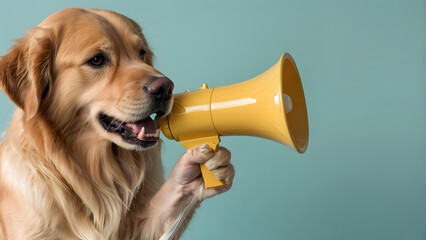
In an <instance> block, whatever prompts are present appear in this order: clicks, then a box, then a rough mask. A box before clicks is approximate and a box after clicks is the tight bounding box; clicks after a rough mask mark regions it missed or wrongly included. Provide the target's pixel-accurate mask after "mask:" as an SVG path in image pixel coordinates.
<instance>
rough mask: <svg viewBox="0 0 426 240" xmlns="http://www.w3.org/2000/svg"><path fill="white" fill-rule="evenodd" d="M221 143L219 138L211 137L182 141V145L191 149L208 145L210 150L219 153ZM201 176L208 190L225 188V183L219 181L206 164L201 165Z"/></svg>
mask: <svg viewBox="0 0 426 240" xmlns="http://www.w3.org/2000/svg"><path fill="white" fill-rule="evenodd" d="M219 142H220V138H219V136H209V137H202V138H195V139H188V140H181V142H180V143H181V144H182V145H183V146H184V147H185V148H186V149H190V148H193V147H196V146H199V145H202V144H207V145H209V146H210V148H211V149H212V150H213V151H214V152H217V151H218V149H219V148H218V144H219ZM200 169H201V174H202V175H203V180H204V185H205V187H206V188H215V187H220V186H224V185H225V182H224V181H221V180H218V179H217V178H216V176H215V175H214V174H213V172H212V171H210V169H208V168H207V167H206V166H205V165H204V164H200Z"/></svg>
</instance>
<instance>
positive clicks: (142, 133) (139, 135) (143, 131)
mask: <svg viewBox="0 0 426 240" xmlns="http://www.w3.org/2000/svg"><path fill="white" fill-rule="evenodd" d="M144 136H145V127H142V129H141V131H140V133H139V134H138V139H139V140H142V139H143V137H144Z"/></svg>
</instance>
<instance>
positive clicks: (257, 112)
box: [160, 53, 309, 188]
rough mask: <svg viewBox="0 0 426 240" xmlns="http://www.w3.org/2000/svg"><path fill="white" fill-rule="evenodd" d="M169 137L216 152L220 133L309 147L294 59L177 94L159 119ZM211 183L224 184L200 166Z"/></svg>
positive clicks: (302, 148) (286, 57)
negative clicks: (231, 80) (218, 84)
mask: <svg viewBox="0 0 426 240" xmlns="http://www.w3.org/2000/svg"><path fill="white" fill-rule="evenodd" d="M160 123H161V130H162V132H163V134H164V135H165V136H166V137H167V138H168V139H174V140H176V141H180V142H181V144H182V145H183V146H184V147H185V148H186V149H190V148H192V147H195V146H198V145H201V144H208V145H209V146H210V147H211V148H212V149H213V150H214V151H215V150H216V149H217V146H218V144H219V142H220V136H230V135H245V136H256V137H262V138H267V139H271V140H274V141H276V142H279V143H282V144H284V145H286V146H288V147H290V148H292V149H294V150H296V151H297V152H299V153H304V152H305V151H306V148H307V146H308V136H309V128H308V116H307V110H306V103H305V96H304V93H303V87H302V82H301V80H300V76H299V72H298V70H297V67H296V64H295V63H294V60H293V58H292V57H291V56H290V54H288V53H284V54H283V55H282V56H281V58H280V60H279V61H278V62H277V63H276V64H275V65H273V66H272V67H271V68H269V69H268V70H267V71H265V72H264V73H262V74H260V75H258V76H256V77H254V78H252V79H250V80H247V81H244V82H240V83H236V84H232V85H227V86H221V87H214V88H209V87H208V86H207V84H203V86H202V87H201V88H200V89H199V90H195V91H186V92H183V93H179V94H175V95H174V103H173V107H172V110H171V113H170V114H169V115H167V116H166V117H163V118H161V119H160ZM200 167H201V172H202V175H203V179H204V183H205V187H206V188H212V187H218V186H222V185H223V184H224V183H223V182H222V181H219V180H217V179H216V177H215V176H214V175H213V173H212V172H211V171H210V170H209V169H207V167H205V166H204V165H203V164H201V165H200Z"/></svg>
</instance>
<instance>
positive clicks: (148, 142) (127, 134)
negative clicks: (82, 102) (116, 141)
mask: <svg viewBox="0 0 426 240" xmlns="http://www.w3.org/2000/svg"><path fill="white" fill-rule="evenodd" d="M163 115H164V113H163V112H156V113H153V114H151V115H149V116H148V117H146V118H143V119H141V120H138V121H136V122H124V121H120V120H118V119H117V118H115V117H111V116H108V115H106V114H105V113H100V114H99V115H98V120H99V123H100V124H101V126H102V127H103V128H104V129H105V130H106V131H107V132H110V133H115V134H118V135H121V137H122V139H123V140H124V141H125V142H127V143H129V144H132V145H137V146H141V147H144V148H147V147H151V146H153V145H155V144H156V143H157V142H158V140H159V139H160V124H159V119H160V117H161V116H163Z"/></svg>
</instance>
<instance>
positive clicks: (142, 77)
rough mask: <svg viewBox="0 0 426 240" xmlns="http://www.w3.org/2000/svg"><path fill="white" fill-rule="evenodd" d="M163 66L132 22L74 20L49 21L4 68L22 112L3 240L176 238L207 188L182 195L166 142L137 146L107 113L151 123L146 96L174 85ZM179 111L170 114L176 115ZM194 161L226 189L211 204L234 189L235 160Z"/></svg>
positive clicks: (112, 17) (7, 161) (11, 150)
mask: <svg viewBox="0 0 426 240" xmlns="http://www.w3.org/2000/svg"><path fill="white" fill-rule="evenodd" d="M141 50H142V51H143V53H144V54H142V55H141ZM98 52H102V53H105V54H106V55H108V58H106V59H104V60H105V61H108V62H107V63H105V64H106V65H105V66H103V67H101V68H94V67H93V66H90V65H89V64H88V59H91V58H92V57H93V56H94V55H96V54H97V53H98ZM141 58H142V59H141ZM152 58H153V54H152V52H151V50H150V49H149V47H148V44H147V42H146V40H145V38H144V36H143V34H142V31H141V28H140V27H139V25H138V24H137V23H136V22H134V21H133V20H131V19H129V18H127V17H125V16H123V15H120V14H118V13H115V12H112V11H106V10H96V9H90V10H86V9H78V8H73V9H65V10H62V11H60V12H57V13H55V14H53V15H51V16H49V17H48V18H47V19H46V20H44V21H43V22H42V23H41V24H39V25H38V26H36V27H35V28H33V29H31V30H29V31H28V33H27V34H26V35H25V36H24V37H23V38H22V39H19V40H17V42H16V44H15V45H14V46H13V47H12V48H11V50H10V51H9V53H8V54H6V55H5V56H3V57H2V58H1V59H0V86H1V88H2V89H3V91H4V92H5V93H6V94H7V95H8V96H9V98H10V99H11V100H12V101H13V102H14V103H15V104H16V105H17V107H18V108H17V109H16V111H15V113H14V116H13V119H12V120H11V122H10V125H9V127H8V129H7V131H6V133H5V135H4V139H3V140H2V142H1V143H0V239H1V240H5V239H8V240H9V239H13V240H18V239H158V238H159V237H160V236H161V235H162V234H163V233H164V232H165V231H166V230H167V229H168V228H169V227H170V225H171V223H172V222H173V221H174V219H175V218H176V217H177V215H178V214H179V212H180V211H182V209H183V208H184V207H185V205H186V204H187V203H188V202H189V200H190V198H191V196H192V195H193V194H194V192H195V191H196V189H197V188H198V186H199V185H200V184H202V181H201V179H200V178H199V176H197V178H196V179H195V178H194V179H195V180H194V181H192V182H191V184H187V185H185V186H184V187H182V188H181V189H177V190H176V188H175V187H173V183H171V185H167V183H168V181H166V183H165V180H164V178H163V167H162V164H161V156H160V148H161V141H158V142H157V143H156V144H155V145H149V146H145V145H143V144H142V145H137V144H136V145H135V144H130V143H128V142H126V141H123V139H122V138H121V136H120V135H118V134H114V133H111V132H108V131H105V129H103V128H102V126H101V125H100V124H99V120H98V117H99V114H101V113H106V114H108V115H109V116H114V117H115V118H117V119H120V120H121V121H122V122H133V121H138V120H140V119H141V118H143V117H146V116H149V115H150V114H151V112H150V111H153V107H152V105H153V103H152V101H151V100H150V99H149V96H148V94H146V92H144V91H143V86H145V85H146V84H147V83H149V81H150V79H151V78H152V77H164V75H163V74H161V73H160V72H159V71H157V70H156V69H155V68H154V67H153V66H152ZM171 105H172V99H170V100H169V101H167V102H165V103H163V105H161V106H159V107H160V108H161V109H162V111H163V113H165V114H167V113H168V112H169V111H170V108H171ZM186 154H187V155H184V156H183V157H181V159H180V160H179V161H180V162H181V163H179V164H181V165H180V166H175V168H180V167H181V166H183V165H184V164H185V161H187V162H188V161H189V160H188V159H190V158H191V156H192V157H194V159H202V160H200V162H202V161H204V162H205V161H208V162H207V163H208V164H206V165H207V166H208V167H209V168H211V169H212V170H216V171H214V173H215V174H217V176H218V178H220V179H224V180H226V182H227V185H226V186H225V187H223V188H221V189H218V190H214V191H210V192H209V191H205V192H204V193H203V196H202V197H201V198H200V199H199V200H200V201H202V200H203V199H205V198H207V197H211V196H213V195H216V194H218V193H221V192H224V191H226V190H228V189H229V188H230V186H231V183H232V178H233V168H232V165H231V164H229V159H230V155H229V152H228V151H227V150H226V149H221V151H219V153H218V154H213V153H211V151H210V150H209V149H208V148H206V147H205V146H203V147H201V148H198V149H197V148H194V149H192V150H190V151H188V153H186ZM182 159H183V160H182ZM185 159H186V160H185ZM197 161H198V160H197ZM182 164H183V165H182ZM177 165H178V164H177ZM197 174H198V173H197ZM171 175H179V169H178V170H177V171H176V172H175V173H172V174H171ZM178 178H179V176H178V177H177V178H176V179H178ZM188 186H190V187H188ZM177 191H178V192H179V193H176V194H175V192H177ZM173 194H174V195H173ZM168 199H175V200H176V203H177V204H176V203H173V204H171V203H168V201H172V200H168ZM192 214H193V211H192V212H191V213H190V214H189V217H188V219H187V220H186V223H185V224H184V226H183V227H182V229H181V230H180V232H179V233H178V234H177V238H178V237H179V236H180V235H181V234H182V232H183V229H184V228H185V226H186V224H187V223H188V221H189V219H190V218H191V216H192Z"/></svg>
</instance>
